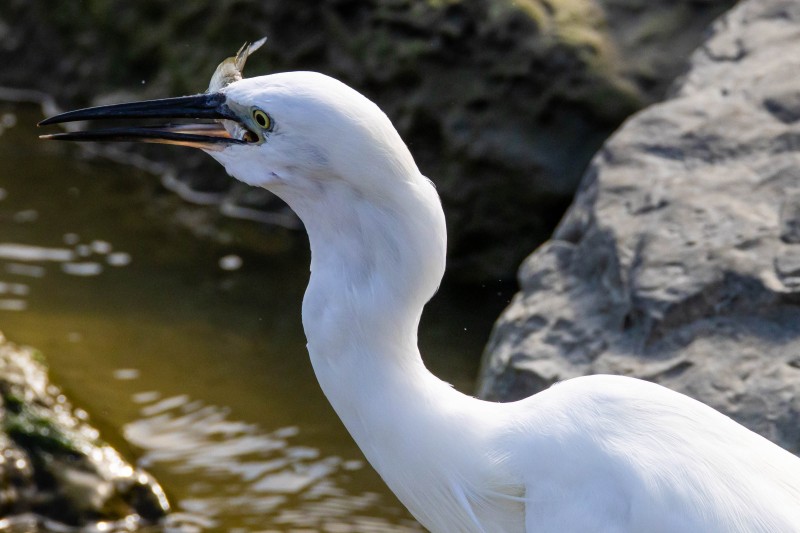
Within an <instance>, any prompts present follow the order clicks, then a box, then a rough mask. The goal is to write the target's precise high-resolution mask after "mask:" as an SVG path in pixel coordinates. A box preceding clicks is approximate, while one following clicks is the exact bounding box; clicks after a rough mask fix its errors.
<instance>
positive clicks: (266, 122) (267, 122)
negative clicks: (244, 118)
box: [253, 109, 272, 130]
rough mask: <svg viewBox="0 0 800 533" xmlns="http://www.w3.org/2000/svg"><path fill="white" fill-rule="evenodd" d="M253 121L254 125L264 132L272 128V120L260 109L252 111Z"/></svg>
mask: <svg viewBox="0 0 800 533" xmlns="http://www.w3.org/2000/svg"><path fill="white" fill-rule="evenodd" d="M253 120H255V121H256V124H258V125H259V126H261V127H262V128H263V129H265V130H268V129H270V127H271V126H272V119H270V118H269V115H267V114H266V113H265V112H263V111H261V110H260V109H254V110H253Z"/></svg>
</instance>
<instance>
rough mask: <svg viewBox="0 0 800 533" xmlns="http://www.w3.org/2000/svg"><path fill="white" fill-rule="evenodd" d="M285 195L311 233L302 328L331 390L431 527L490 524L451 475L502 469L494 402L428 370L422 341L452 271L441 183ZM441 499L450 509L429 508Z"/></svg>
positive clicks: (389, 478) (415, 180) (382, 469)
mask: <svg viewBox="0 0 800 533" xmlns="http://www.w3.org/2000/svg"><path fill="white" fill-rule="evenodd" d="M285 199H286V200H287V201H288V203H289V204H290V206H291V207H292V208H293V209H294V210H295V212H297V214H298V215H299V216H300V217H301V219H303V221H304V223H305V225H306V230H307V232H308V235H309V240H310V243H311V279H310V282H309V285H308V289H307V291H306V295H305V298H304V300H303V326H304V328H305V331H306V337H307V339H308V351H309V354H310V356H311V362H312V365H313V367H314V372H315V374H316V376H317V379H318V380H319V383H320V386H321V387H322V390H323V392H324V393H325V395H326V396H327V398H328V400H329V401H330V403H331V405H332V406H333V408H334V410H335V411H336V413H337V414H338V415H339V417H340V418H341V420H342V422H343V423H344V425H345V426H346V427H347V429H348V431H349V432H350V434H351V435H352V436H353V438H354V439H355V441H356V442H357V443H358V445H359V447H360V448H361V450H362V451H363V453H364V455H365V456H366V457H367V459H368V460H369V462H370V463H371V464H372V466H373V467H374V468H375V469H376V470H377V471H378V473H380V474H381V476H382V477H383V479H384V480H385V481H386V483H387V484H388V485H389V487H390V488H391V489H392V490H393V492H394V493H395V494H396V495H397V496H398V497H399V498H400V500H401V501H402V502H403V503H404V504H405V505H406V506H407V507H408V508H409V509H410V510H411V511H412V513H414V515H415V516H416V518H417V519H419V520H420V521H421V522H422V523H423V524H424V525H425V526H427V527H428V528H432V529H434V530H448V528H450V529H452V527H453V526H454V525H455V526H457V527H456V529H457V530H459V531H483V528H482V527H480V526H476V524H477V519H476V518H475V516H474V515H470V514H469V513H467V512H466V511H464V509H467V508H468V506H466V505H464V501H465V496H464V495H463V494H460V493H459V491H460V490H462V488H461V485H460V484H459V483H458V482H456V481H455V480H454V479H453V478H452V476H454V475H457V476H461V477H459V479H461V480H462V481H463V479H478V478H482V477H485V476H487V475H493V474H492V472H493V471H494V470H496V468H494V469H493V468H492V467H491V466H490V460H489V459H488V457H489V456H490V454H484V453H482V450H483V449H484V448H486V443H485V442H484V439H485V434H484V433H483V432H482V431H479V428H481V427H484V426H485V424H483V425H481V424H478V423H476V421H477V420H478V419H479V418H483V419H487V418H488V419H490V420H492V419H496V418H497V417H494V416H493V415H491V416H487V413H486V412H485V410H486V409H489V407H487V405H486V404H485V402H481V401H479V400H474V399H472V398H469V397H467V396H465V395H463V394H461V393H459V392H458V391H456V390H454V389H453V388H452V387H450V385H448V384H446V383H444V382H442V381H441V380H439V379H438V378H436V377H435V376H434V375H433V374H431V373H430V372H429V371H428V370H427V369H426V368H425V366H424V364H423V362H422V358H421V357H420V353H419V350H418V348H417V327H418V325H419V320H420V316H421V314H422V308H423V306H424V305H425V303H426V302H427V301H428V300H429V299H430V297H431V296H432V295H433V294H434V292H435V291H436V289H437V287H438V285H439V282H440V281H441V277H442V274H443V273H444V260H445V249H446V229H445V223H444V214H443V212H442V208H441V204H440V202H439V197H438V195H437V194H436V191H435V189H434V187H433V185H432V184H431V183H430V182H428V180H427V179H426V178H424V177H423V176H421V175H416V176H413V177H412V179H408V180H405V181H404V182H403V183H402V184H400V185H398V186H397V187H394V188H393V190H392V195H391V196H390V197H384V198H381V201H380V202H378V201H375V200H374V199H372V201H371V200H370V199H368V198H366V197H365V196H364V195H363V194H360V193H357V192H356V191H353V190H351V189H349V188H347V187H345V186H341V187H330V186H328V187H322V188H317V189H315V190H314V191H309V190H305V191H303V193H302V194H298V195H297V196H296V197H286V198H285ZM456 449H471V450H473V453H467V454H454V453H453V450H456ZM465 458H468V459H469V460H467V461H465ZM481 458H486V463H485V464H484V462H483V460H482V459H481ZM478 485H479V484H478ZM476 486H477V485H476ZM432 501H435V502H436V505H435V506H434V507H436V508H438V509H440V510H441V509H451V510H452V512H451V513H450V514H449V515H448V513H436V514H433V515H428V514H427V513H428V512H429V511H430V509H431V502H432ZM443 516H446V517H447V518H446V523H445V522H441V520H442V517H443Z"/></svg>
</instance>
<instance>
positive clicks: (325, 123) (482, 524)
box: [45, 72, 800, 533]
mask: <svg viewBox="0 0 800 533" xmlns="http://www.w3.org/2000/svg"><path fill="white" fill-rule="evenodd" d="M220 85H222V86H221V87H220V88H219V89H218V90H215V91H213V92H210V93H206V94H203V95H197V96H192V97H183V98H177V99H167V100H159V101H151V102H141V103H134V104H121V105H117V106H106V107H101V108H92V109H88V110H80V111H76V112H72V113H66V114H63V115H60V116H57V117H54V118H52V119H49V120H47V121H45V123H54V122H66V121H70V120H86V119H99V118H108V117H116V118H139V117H163V118H168V117H183V118H187V117H195V118H205V119H211V120H213V121H214V122H209V123H206V124H197V123H193V124H189V125H178V126H175V125H173V126H169V127H166V128H151V127H140V128H114V129H104V130H99V131H98V130H95V131H88V132H74V133H66V134H57V135H53V136H49V137H50V138H62V139H68V140H131V139H133V140H142V141H148V142H167V143H173V144H182V145H188V146H195V147H199V148H201V149H204V150H206V151H207V152H208V153H209V154H210V155H211V156H212V157H214V158H215V159H216V160H217V161H219V162H220V163H221V164H222V165H223V166H224V167H225V168H226V170H227V171H228V173H229V174H231V175H232V176H233V177H234V178H236V179H238V180H241V181H243V182H246V183H249V184H250V185H254V186H257V187H264V188H266V189H268V190H270V191H272V192H273V193H275V194H276V195H278V196H279V197H281V198H282V199H283V200H285V201H286V203H287V204H289V206H291V208H292V209H293V210H294V211H295V212H296V213H297V214H298V215H299V217H300V218H301V219H302V221H303V223H304V224H305V227H306V230H307V232H308V235H309V239H310V244H311V252H312V254H311V276H310V282H309V285H308V289H307V291H306V294H305V298H304V300H303V326H304V329H305V332H306V336H307V339H308V352H309V354H310V357H311V362H312V364H313V367H314V371H315V373H316V376H317V379H318V380H319V383H320V386H321V387H322V389H323V391H324V393H325V395H326V396H327V398H328V399H329V400H330V402H331V404H332V405H333V407H334V409H335V410H336V413H337V414H338V415H339V417H341V419H342V421H343V422H344V424H345V426H346V427H347V429H348V431H349V432H350V434H351V435H352V436H353V438H354V439H355V440H356V442H357V443H358V445H359V446H360V448H361V450H362V451H363V452H364V455H365V456H366V457H367V459H368V460H369V462H370V463H371V464H372V466H373V467H374V468H375V469H376V470H377V471H378V472H379V473H380V475H381V477H382V478H383V479H384V480H385V482H386V483H387V484H388V485H389V487H390V488H391V489H392V491H393V492H394V493H395V494H396V495H397V496H398V498H399V499H400V500H401V501H402V502H403V504H405V505H406V506H407V507H408V509H409V510H410V511H411V513H412V514H413V515H414V516H415V517H416V518H417V519H418V520H419V521H420V522H421V523H422V524H423V525H424V526H425V527H426V528H428V529H430V530H431V531H433V532H448V533H449V532H476V533H477V532H481V533H496V532H523V531H527V532H581V533H585V532H607V533H612V532H613V533H623V532H647V533H660V532H663V533H667V532H669V533H678V532H680V533H685V532H709V533H712V532H713V533H720V532H748V533H752V532H763V533H778V532H792V531H800V459H798V458H797V457H795V456H794V455H792V454H790V453H789V452H787V451H785V450H783V449H782V448H780V447H778V446H776V445H775V444H772V443H771V442H769V441H767V440H766V439H764V438H762V437H761V436H759V435H757V434H755V433H753V432H751V431H749V430H747V429H746V428H744V427H743V426H741V425H739V424H737V423H735V422H734V421H732V420H731V419H730V418H728V417H726V416H724V415H722V414H721V413H719V412H717V411H715V410H713V409H712V408H710V407H708V406H706V405H704V404H702V403H700V402H698V401H695V400H693V399H691V398H689V397H687V396H684V395H682V394H679V393H676V392H673V391H671V390H668V389H666V388H664V387H661V386H659V385H655V384H652V383H649V382H645V381H640V380H636V379H632V378H625V377H613V376H591V377H583V378H577V379H571V380H568V381H565V382H562V383H559V384H557V385H555V386H553V387H551V388H549V389H547V390H545V391H543V392H540V393H538V394H536V395H534V396H532V397H530V398H527V399H524V400H521V401H517V402H513V403H507V404H498V403H490V402H485V401H482V400H479V399H476V398H472V397H469V396H466V395H463V394H461V393H459V392H457V391H456V390H454V389H453V388H452V387H451V386H449V385H448V384H447V383H444V382H442V381H441V380H439V379H437V378H436V377H435V376H433V375H432V374H431V373H430V372H429V371H428V370H427V369H426V368H425V366H424V364H423V361H422V358H421V356H420V353H419V350H418V348H417V326H418V325H419V321H420V316H421V313H422V309H423V306H424V305H425V303H426V302H427V301H428V299H429V298H430V297H431V296H432V295H433V294H434V292H435V291H436V289H437V287H438V284H439V282H440V280H441V277H442V274H443V273H444V268H445V248H446V230H445V221H444V215H443V213H442V208H441V205H440V201H439V197H438V196H437V194H436V191H435V189H434V186H433V185H432V184H431V182H430V181H429V180H428V179H427V178H425V177H424V176H423V175H422V174H421V173H420V172H419V170H418V168H417V166H416V164H415V163H414V159H413V158H412V156H411V154H410V152H409V150H408V149H407V148H406V145H405V144H404V143H403V141H402V140H401V138H400V136H399V135H398V133H397V132H396V130H395V129H394V127H393V126H392V124H391V122H390V121H389V119H388V118H387V117H386V115H385V114H384V113H382V112H381V111H380V109H379V108H378V107H377V106H376V105H375V104H373V103H372V102H371V101H369V100H368V99H367V98H365V97H364V96H362V95H361V94H359V93H358V92H356V91H355V90H353V89H351V88H349V87H347V86H346V85H344V84H342V83H340V82H338V81H336V80H334V79H332V78H329V77H327V76H324V75H322V74H317V73H311V72H289V73H281V74H272V75H268V76H261V77H257V78H249V79H239V80H236V81H231V82H230V83H227V84H220Z"/></svg>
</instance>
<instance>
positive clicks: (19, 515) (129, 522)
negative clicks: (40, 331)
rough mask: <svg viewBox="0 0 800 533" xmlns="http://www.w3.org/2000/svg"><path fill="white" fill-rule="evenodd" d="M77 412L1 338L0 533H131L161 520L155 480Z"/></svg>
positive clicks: (38, 367)
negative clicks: (77, 532)
mask: <svg viewBox="0 0 800 533" xmlns="http://www.w3.org/2000/svg"><path fill="white" fill-rule="evenodd" d="M80 414H81V411H80V410H79V409H75V408H74V407H73V406H72V405H71V404H70V402H69V400H68V399H67V398H66V396H64V394H63V393H62V392H61V390H60V389H59V388H58V387H57V386H55V385H53V384H52V383H50V382H49V379H48V376H47V368H46V366H45V364H44V360H43V357H42V356H41V354H39V353H38V352H36V351H34V350H32V349H30V348H23V347H19V346H16V345H14V344H12V343H10V342H8V341H7V340H5V338H4V337H3V336H2V334H0V516H2V517H3V518H2V522H0V530H2V531H17V530H19V531H50V530H71V529H70V528H79V529H80V530H82V531H84V530H91V531H94V530H98V531H99V530H102V531H109V532H114V531H136V530H139V529H141V528H145V527H150V526H153V525H154V524H157V523H158V522H159V521H161V520H162V519H163V518H164V517H165V516H166V515H167V513H168V512H169V503H168V502H167V498H166V496H165V495H164V491H163V490H162V489H161V487H160V486H159V484H158V483H157V482H156V481H155V479H153V478H152V477H151V476H150V475H149V474H147V473H146V472H143V471H141V470H139V469H138V468H136V467H135V466H133V465H131V464H129V463H128V462H127V461H126V460H125V459H123V458H122V456H120V454H119V453H118V452H117V451H116V450H114V449H113V448H111V447H110V446H109V445H107V444H106V443H104V442H102V441H101V440H100V439H99V438H98V434H99V432H98V431H97V430H96V429H95V428H93V427H91V426H90V425H89V424H88V423H87V421H86V418H87V417H86V416H85V415H83V416H79V415H80ZM6 526H7V527H6Z"/></svg>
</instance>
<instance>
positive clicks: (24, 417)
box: [3, 397, 80, 455]
mask: <svg viewBox="0 0 800 533" xmlns="http://www.w3.org/2000/svg"><path fill="white" fill-rule="evenodd" d="M7 398H8V397H7ZM6 401H8V400H6ZM17 401H18V403H17V404H16V412H14V411H12V410H9V411H8V412H7V413H6V417H5V419H4V420H3V426H4V427H3V429H4V430H5V432H6V434H7V435H8V436H9V437H11V439H13V440H14V442H16V443H17V444H18V445H20V446H22V447H23V448H25V449H26V450H29V451H32V452H47V453H52V454H58V455H78V454H79V453H80V449H79V445H78V443H77V439H76V437H75V436H72V435H70V434H69V433H68V432H66V431H64V430H62V429H61V428H59V427H58V425H57V424H56V423H55V422H54V421H53V420H52V419H50V418H48V417H46V416H43V415H42V414H40V413H37V412H36V409H35V408H32V407H29V406H27V405H26V404H25V403H23V402H22V400H19V399H17ZM7 405H8V404H7Z"/></svg>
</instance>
